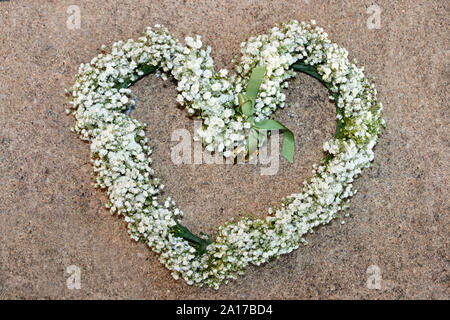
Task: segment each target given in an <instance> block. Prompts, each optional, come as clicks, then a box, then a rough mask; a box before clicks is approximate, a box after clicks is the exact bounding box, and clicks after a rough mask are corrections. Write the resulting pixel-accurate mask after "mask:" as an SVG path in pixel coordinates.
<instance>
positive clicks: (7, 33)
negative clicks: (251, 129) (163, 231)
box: [0, 0, 450, 299]
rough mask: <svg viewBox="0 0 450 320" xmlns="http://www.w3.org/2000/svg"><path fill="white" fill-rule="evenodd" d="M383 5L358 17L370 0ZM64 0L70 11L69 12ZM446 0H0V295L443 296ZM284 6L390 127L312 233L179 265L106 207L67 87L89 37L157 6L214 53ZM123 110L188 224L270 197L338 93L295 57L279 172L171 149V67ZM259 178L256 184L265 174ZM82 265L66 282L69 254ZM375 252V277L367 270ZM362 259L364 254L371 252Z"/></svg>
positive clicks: (136, 29)
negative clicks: (182, 156)
mask: <svg viewBox="0 0 450 320" xmlns="http://www.w3.org/2000/svg"><path fill="white" fill-rule="evenodd" d="M373 4H376V5H378V6H379V7H380V8H381V10H382V11H381V25H380V29H369V28H368V27H367V19H368V18H369V17H370V14H368V13H367V8H368V7H369V6H371V5H373ZM70 5H78V6H79V7H80V9H81V28H80V29H76V30H71V29H68V28H67V25H66V20H67V17H68V14H67V12H66V10H67V8H68V7H69V6H70ZM449 7H450V5H449V2H448V1H445V0H440V1H401V2H400V1H395V2H392V1H385V0H383V1H382V0H378V1H376V2H373V1H356V0H354V1H353V0H352V1H318V0H317V1H316V0H309V1H306V0H305V1H300V0H297V1H281V0H276V1H249V0H239V1H234V0H233V1H230V0H228V1H191V0H185V1H174V0H164V1H142V0H134V1H108V2H106V1H92V0H89V1H85V0H83V1H81V0H70V1H49V0H45V1H44V0H39V1H37V0H34V1H31V0H28V1H9V2H0V25H1V29H0V234H1V239H0V298H8V299H12V298H65V299H70V298H81V299H94V298H119V299H121V298H144V299H181V298H200V299H202V298H212V299H216V298H217V299H219V298H243V299H245V298H268V299H271V298H273V299H277V298H280V299H311V298H312V299H318V298H319V299H320V298H351V299H353V298H363V299H368V298H372V299H378V298H390V299H409V298H441V299H445V298H447V299H448V298H450V294H449V293H450V292H449V240H448V239H449V222H450V221H449V207H450V206H449V192H448V190H449V183H448V181H449V156H448V154H449V134H448V132H449V103H448V101H449V94H448V87H449V80H450V77H449V41H448V35H449V9H450V8H449ZM288 19H297V20H311V19H315V20H316V21H317V23H318V25H320V26H322V27H324V28H325V29H326V31H327V32H328V33H329V35H330V38H331V39H332V40H333V41H336V42H337V43H339V44H340V45H342V46H344V47H345V48H347V49H348V50H349V52H350V57H351V58H356V59H357V60H358V63H359V64H360V65H364V66H365V73H366V75H368V76H369V77H370V78H371V79H373V81H374V83H375V84H376V86H377V89H378V92H379V99H380V101H381V102H383V104H384V106H385V113H384V117H385V119H386V121H387V129H386V131H385V133H384V135H383V136H382V137H381V139H380V141H379V144H378V145H377V148H376V158H375V161H374V165H373V167H372V168H371V169H368V170H366V171H364V173H363V175H362V176H361V177H360V178H359V179H358V181H357V183H356V185H357V188H358V189H359V192H358V194H357V195H356V196H355V197H354V198H353V200H352V203H351V206H350V210H349V213H350V217H348V218H346V223H345V224H344V225H341V224H340V223H339V221H335V222H334V223H332V224H331V225H328V226H326V227H321V228H319V229H317V232H316V233H314V234H311V235H309V236H308V238H307V240H308V241H309V245H308V246H306V247H301V248H300V249H298V250H297V251H295V252H294V253H293V254H291V255H287V256H283V257H282V258H280V259H278V260H276V261H274V262H271V263H269V264H266V265H264V266H262V267H258V268H256V267H249V268H248V269H247V272H246V274H245V275H244V276H241V277H240V278H239V279H238V280H237V281H233V282H232V283H230V284H229V285H227V286H223V287H222V288H221V289H220V290H218V291H214V290H211V289H199V288H195V287H190V286H188V285H186V284H185V283H184V282H183V281H175V280H173V279H172V277H171V276H170V274H169V272H168V271H167V270H166V269H165V268H164V267H163V266H162V265H161V264H160V263H159V262H158V258H157V256H156V255H155V254H153V253H152V252H151V251H150V250H149V249H148V248H147V247H146V246H145V245H143V244H138V243H135V242H134V241H132V240H131V239H130V238H129V237H128V235H127V232H126V229H125V224H124V222H123V221H122V220H121V219H119V218H117V217H115V216H111V215H110V214H109V212H108V211H107V210H106V209H104V207H103V202H104V200H105V194H104V193H102V192H100V191H97V190H95V189H94V188H93V186H92V177H91V172H92V167H91V165H90V164H89V151H88V145H87V144H86V143H83V142H82V141H81V140H79V139H78V137H77V136H76V135H75V134H73V133H72V132H71V131H70V127H71V126H73V124H74V119H73V117H70V116H66V115H65V113H64V110H65V108H66V107H67V98H66V97H65V95H64V88H66V87H69V86H70V85H71V84H72V83H73V81H74V75H75V73H76V71H77V69H78V66H79V65H80V63H82V62H88V61H90V60H91V59H92V58H93V57H94V56H95V55H97V54H98V53H99V48H100V46H101V45H102V44H106V45H111V44H112V43H113V42H114V41H115V40H118V39H123V40H125V39H128V38H137V37H139V36H140V35H141V33H142V32H143V30H144V29H145V27H146V26H152V25H154V24H157V23H159V24H163V25H165V26H166V27H168V28H169V30H170V31H171V32H172V33H173V34H174V35H176V36H177V37H179V38H180V39H183V38H184V37H185V36H188V35H194V34H200V35H202V36H203V41H204V43H206V44H208V45H210V46H211V47H212V48H213V52H214V58H215V61H216V68H217V69H218V68H221V67H230V66H231V63H230V60H231V59H232V58H233V57H234V56H235V55H237V54H239V44H240V43H241V42H242V41H244V40H245V39H246V38H247V36H248V35H256V34H260V33H263V32H265V31H266V30H267V29H269V28H270V27H272V26H273V25H275V24H276V23H278V22H283V21H286V20H288ZM135 92H136V94H137V96H138V103H137V106H136V109H135V110H134V111H133V116H135V117H137V118H138V119H140V120H142V121H145V122H147V123H148V124H149V130H147V135H148V137H149V139H150V145H151V146H152V147H153V148H154V155H153V160H154V167H155V170H156V172H157V174H158V175H159V176H160V177H161V178H162V180H163V181H164V183H165V185H166V187H167V192H168V194H170V195H171V196H172V197H173V198H174V199H175V200H176V201H177V203H178V205H179V206H180V207H181V209H182V210H184V212H185V219H184V221H185V223H186V225H188V226H190V227H191V228H192V229H193V230H194V231H196V232H199V231H205V232H213V230H214V228H215V226H217V225H219V224H221V223H223V222H225V221H228V220H230V219H231V218H232V217H238V216H239V212H240V211H241V212H252V213H253V214H255V215H257V216H260V217H263V216H264V215H265V214H266V209H267V208H268V207H270V206H275V205H277V204H278V203H279V202H280V200H281V199H282V198H283V197H284V196H286V195H288V194H290V193H293V192H298V191H299V190H300V188H301V184H302V182H303V180H304V179H305V178H307V177H308V175H309V174H310V170H311V165H312V164H313V163H314V162H315V161H318V160H319V159H320V157H321V154H322V153H321V145H322V143H323V142H324V141H325V140H326V139H327V138H329V137H331V136H332V134H333V131H334V127H335V123H334V120H333V119H334V107H333V105H332V104H331V103H330V102H328V101H327V93H326V91H325V89H324V88H322V87H321V86H320V84H318V83H317V82H316V81H314V80H313V79H311V78H309V77H307V76H305V75H298V76H297V78H296V79H295V80H294V81H292V83H291V84H290V88H289V90H288V101H289V102H290V103H291V104H292V107H291V108H287V109H285V110H282V111H280V112H279V115H280V117H281V121H282V122H283V123H284V124H286V125H287V126H288V127H289V128H291V129H292V131H294V132H295V134H296V148H297V151H296V160H295V163H294V165H289V164H288V163H287V162H286V161H284V160H282V162H281V164H280V169H279V172H278V174H276V175H274V176H264V177H261V175H260V171H259V170H260V167H255V166H248V165H247V166H244V165H240V166H230V165H214V166H212V165H211V166H208V165H181V166H176V165H174V164H173V163H172V161H171V158H170V150H171V149H170V148H171V147H172V146H173V145H174V143H173V142H171V141H170V138H171V133H172V131H173V130H174V129H176V128H187V129H189V130H191V131H192V128H193V121H192V120H191V119H189V118H188V117H187V116H186V113H185V112H184V111H183V110H180V109H179V108H177V104H176V101H175V97H176V90H175V86H174V84H173V83H171V82H170V81H168V82H163V81H162V80H160V79H156V78H155V77H154V76H149V77H147V78H145V79H144V80H143V81H141V82H140V83H138V84H137V85H136V86H135ZM267 186H270V187H267ZM70 265H76V266H78V267H79V268H80V270H81V289H79V290H69V289H68V288H67V286H66V279H67V278H68V277H69V274H67V273H66V268H67V267H68V266H70ZM371 265H376V266H378V267H379V270H380V272H381V277H382V279H383V280H382V283H381V289H379V290H374V289H369V288H368V287H367V285H366V283H367V279H368V278H369V277H370V274H368V273H367V270H368V268H369V266H371ZM372 268H373V267H372Z"/></svg>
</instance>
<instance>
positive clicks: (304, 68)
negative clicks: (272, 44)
mask: <svg viewBox="0 0 450 320" xmlns="http://www.w3.org/2000/svg"><path fill="white" fill-rule="evenodd" d="M291 68H292V69H293V70H295V71H299V72H303V73H306V74H307V75H309V76H311V77H313V78H315V79H317V80H319V81H320V83H321V84H323V85H324V86H325V87H326V88H327V89H328V92H329V93H330V95H331V96H332V97H333V98H334V103H335V105H336V113H337V114H340V115H341V116H342V119H340V120H338V121H337V125H336V133H335V137H336V138H340V137H341V136H342V131H341V129H342V128H343V127H344V125H345V120H344V118H343V114H342V110H341V108H339V107H338V105H337V104H338V98H339V96H338V94H337V93H335V92H333V91H331V85H330V84H329V83H328V82H325V81H323V79H322V76H321V75H320V74H319V73H318V72H317V69H316V68H315V67H313V66H310V65H307V64H304V63H294V64H293V65H292V66H291Z"/></svg>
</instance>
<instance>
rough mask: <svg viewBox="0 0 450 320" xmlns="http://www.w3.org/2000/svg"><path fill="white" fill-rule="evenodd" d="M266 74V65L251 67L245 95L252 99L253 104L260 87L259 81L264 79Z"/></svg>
mask: <svg viewBox="0 0 450 320" xmlns="http://www.w3.org/2000/svg"><path fill="white" fill-rule="evenodd" d="M265 74H266V67H265V66H259V67H256V68H254V69H253V71H252V74H251V76H250V80H249V81H248V84H247V91H246V92H245V95H246V96H247V97H248V98H249V99H250V100H252V102H253V104H254V103H255V100H256V96H257V95H258V91H259V87H261V83H262V82H263V80H264V75H265Z"/></svg>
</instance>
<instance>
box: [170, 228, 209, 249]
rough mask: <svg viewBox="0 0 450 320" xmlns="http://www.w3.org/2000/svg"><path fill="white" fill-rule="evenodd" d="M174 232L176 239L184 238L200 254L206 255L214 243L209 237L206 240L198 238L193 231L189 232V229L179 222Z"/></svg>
mask: <svg viewBox="0 0 450 320" xmlns="http://www.w3.org/2000/svg"><path fill="white" fill-rule="evenodd" d="M172 232H173V234H174V235H175V236H176V237H179V238H183V239H184V240H186V241H188V242H189V243H190V244H191V245H192V246H193V247H194V248H195V249H196V250H197V252H198V253H200V254H202V253H205V252H206V247H207V246H209V245H210V244H211V243H212V239H211V237H210V236H207V238H206V239H203V238H200V237H197V236H196V235H194V234H193V233H192V232H191V231H189V229H188V228H186V227H185V226H183V225H181V224H180V223H178V222H177V225H176V226H174V227H173V229H172Z"/></svg>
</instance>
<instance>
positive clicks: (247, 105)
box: [238, 93, 253, 117]
mask: <svg viewBox="0 0 450 320" xmlns="http://www.w3.org/2000/svg"><path fill="white" fill-rule="evenodd" d="M238 100H239V105H240V106H241V112H242V113H243V114H245V115H246V116H247V117H251V116H252V115H253V101H252V100H251V99H249V98H248V97H247V95H245V94H241V93H239V94H238Z"/></svg>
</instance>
